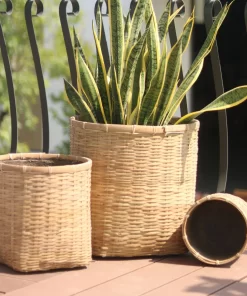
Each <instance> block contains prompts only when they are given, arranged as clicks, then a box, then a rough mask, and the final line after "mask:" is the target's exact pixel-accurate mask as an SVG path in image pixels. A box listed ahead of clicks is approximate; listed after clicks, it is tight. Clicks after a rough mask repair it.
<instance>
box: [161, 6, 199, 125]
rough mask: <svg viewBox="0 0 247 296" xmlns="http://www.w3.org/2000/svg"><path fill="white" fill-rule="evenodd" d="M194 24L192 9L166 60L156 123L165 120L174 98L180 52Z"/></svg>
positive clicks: (186, 42)
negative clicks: (166, 64)
mask: <svg viewBox="0 0 247 296" xmlns="http://www.w3.org/2000/svg"><path fill="white" fill-rule="evenodd" d="M193 26H194V11H193V12H192V15H191V17H190V18H189V19H188V21H187V22H186V23H185V25H184V28H183V32H182V34H181V36H180V38H179V40H178V42H177V44H175V46H174V47H173V48H172V50H171V54H170V57H169V60H168V66H167V73H166V80H165V84H164V87H163V90H162V92H161V98H160V100H159V103H160V104H159V105H158V110H157V121H156V124H158V125H160V123H161V122H163V121H164V120H165V117H166V115H167V113H169V110H170V106H171V104H172V102H173V99H174V94H175V91H176V89H177V84H178V77H179V73H180V71H181V64H182V53H183V51H184V50H185V49H186V48H187V46H188V43H189V41H190V38H191V34H192V30H193Z"/></svg>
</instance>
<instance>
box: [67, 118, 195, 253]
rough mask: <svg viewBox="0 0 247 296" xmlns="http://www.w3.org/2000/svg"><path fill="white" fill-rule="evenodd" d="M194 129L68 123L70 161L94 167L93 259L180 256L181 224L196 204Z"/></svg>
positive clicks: (192, 125)
mask: <svg viewBox="0 0 247 296" xmlns="http://www.w3.org/2000/svg"><path fill="white" fill-rule="evenodd" d="M198 129H199V122H198V121H195V122H193V123H192V124H188V125H177V126H172V125H171V126H167V127H166V128H165V129H164V128H163V127H152V126H124V125H105V124H94V123H86V122H81V121H78V120H76V119H75V118H72V119H71V154H73V155H79V156H81V155H84V156H86V157H89V158H90V159H92V161H93V167H92V195H91V208H92V246H93V255H96V256H102V257H106V256H108V257H136V256H149V255H164V254H179V253H184V252H186V250H187V249H186V247H185V245H184V243H183V239H182V231H181V224H182V221H183V218H184V215H185V214H186V212H187V210H188V209H189V208H190V206H191V205H192V204H193V203H194V199H195V182H196V169H197V149H198V143H197V142H198Z"/></svg>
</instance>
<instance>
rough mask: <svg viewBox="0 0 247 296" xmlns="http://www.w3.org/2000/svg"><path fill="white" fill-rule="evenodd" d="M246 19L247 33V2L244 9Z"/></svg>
mask: <svg viewBox="0 0 247 296" xmlns="http://www.w3.org/2000/svg"><path fill="white" fill-rule="evenodd" d="M244 18H245V26H246V31H247V1H246V5H245V9H244Z"/></svg>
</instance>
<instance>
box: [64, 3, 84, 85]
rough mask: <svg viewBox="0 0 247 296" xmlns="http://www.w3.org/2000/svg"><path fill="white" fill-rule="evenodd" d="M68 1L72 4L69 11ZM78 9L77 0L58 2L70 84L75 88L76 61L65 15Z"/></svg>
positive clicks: (73, 13) (74, 12) (72, 13)
mask: <svg viewBox="0 0 247 296" xmlns="http://www.w3.org/2000/svg"><path fill="white" fill-rule="evenodd" d="M68 2H71V4H72V11H71V12H67V5H68ZM79 11H80V6H79V3H78V1H77V0H62V1H61V2H60V5H59V17H60V23H61V27H62V32H63V38H64V44H65V48H66V52H67V57H68V63H69V69H70V76H71V82H72V85H73V86H74V88H76V89H77V73H76V63H75V57H74V50H73V45H72V41H71V37H70V32H69V25H68V19H67V15H77V14H78V13H79Z"/></svg>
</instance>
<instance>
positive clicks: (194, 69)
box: [164, 4, 231, 124]
mask: <svg viewBox="0 0 247 296" xmlns="http://www.w3.org/2000/svg"><path fill="white" fill-rule="evenodd" d="M230 5H231V4H230ZM230 5H225V6H224V7H223V8H222V10H221V11H220V13H219V14H218V16H217V18H216V19H215V21H214V23H213V25H212V27H211V29H210V31H209V33H208V36H207V38H206V40H205V42H204V44H203V46H202V48H201V50H200V51H199V53H198V55H197V57H196V59H195V60H194V62H193V63H192V65H191V67H190V69H189V71H188V73H187V74H186V76H185V77H184V80H183V81H182V82H181V84H180V86H179V87H178V90H177V92H176V94H175V96H174V98H173V100H172V103H171V108H170V110H169V112H168V115H167V117H166V119H165V120H164V124H167V123H169V122H170V120H171V118H172V117H173V116H174V114H175V112H176V110H177V108H178V107H179V105H180V104H181V102H182V100H183V99H184V96H185V94H186V93H187V91H188V90H189V89H190V88H191V87H192V86H193V84H194V83H195V82H196V80H197V78H198V77H199V75H200V73H201V70H202V66H203V61H204V59H205V57H206V56H207V55H208V54H209V53H210V51H211V49H212V46H213V44H214V42H215V39H216V35H217V32H218V30H219V28H220V26H221V24H222V22H223V20H224V19H225V17H226V15H227V13H228V10H229V8H230Z"/></svg>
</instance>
